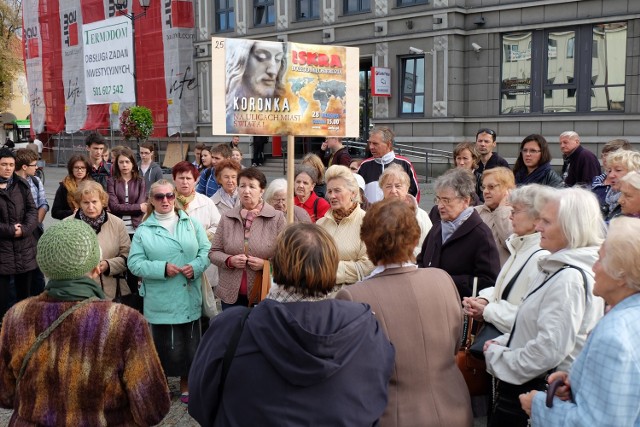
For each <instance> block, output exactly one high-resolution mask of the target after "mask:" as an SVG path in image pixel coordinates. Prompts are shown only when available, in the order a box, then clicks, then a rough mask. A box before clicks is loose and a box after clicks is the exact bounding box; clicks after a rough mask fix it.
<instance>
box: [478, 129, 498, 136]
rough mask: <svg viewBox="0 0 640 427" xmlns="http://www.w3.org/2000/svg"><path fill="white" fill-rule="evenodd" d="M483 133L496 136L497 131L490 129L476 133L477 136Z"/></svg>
mask: <svg viewBox="0 0 640 427" xmlns="http://www.w3.org/2000/svg"><path fill="white" fill-rule="evenodd" d="M481 133H488V134H489V135H491V136H496V131H495V130H493V129H489V128H483V129H479V130H478V132H477V133H476V136H478V135H480V134H481Z"/></svg>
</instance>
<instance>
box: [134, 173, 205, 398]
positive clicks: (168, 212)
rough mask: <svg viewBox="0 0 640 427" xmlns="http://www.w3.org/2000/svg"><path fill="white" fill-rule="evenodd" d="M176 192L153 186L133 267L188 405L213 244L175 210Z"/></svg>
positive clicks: (163, 357) (167, 366)
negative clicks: (203, 279) (189, 378)
mask: <svg viewBox="0 0 640 427" xmlns="http://www.w3.org/2000/svg"><path fill="white" fill-rule="evenodd" d="M175 199H176V195H175V188H174V187H173V185H172V184H171V183H170V182H168V181H166V180H164V179H161V180H159V181H156V182H155V183H153V184H151V191H150V192H149V211H148V212H147V215H146V218H145V220H144V222H143V223H142V224H140V227H138V230H137V231H136V234H135V235H134V236H133V242H132V243H131V252H130V254H129V268H130V269H131V271H132V272H133V274H135V275H136V276H139V277H141V278H142V286H141V288H140V295H142V296H143V297H144V316H145V317H146V318H147V320H148V321H149V324H150V325H151V334H152V335H153V341H154V342H155V344H156V349H157V350H158V354H159V356H160V361H161V362H162V368H163V369H164V372H165V374H166V375H167V376H169V377H180V392H181V396H180V399H181V400H182V402H184V403H188V401H189V392H188V384H187V375H188V374H189V368H190V367H191V361H192V360H193V356H194V355H195V351H196V349H197V348H198V344H199V343H200V337H201V330H200V316H201V310H202V308H201V306H202V288H201V283H200V280H201V276H202V273H203V272H204V271H205V270H206V269H207V267H208V266H209V259H208V258H207V254H208V252H209V248H210V247H211V244H210V243H209V240H208V239H207V234H206V232H205V230H204V229H203V228H202V225H200V221H197V220H196V221H194V220H192V218H190V217H189V215H187V214H186V212H185V211H183V210H182V209H176V206H175Z"/></svg>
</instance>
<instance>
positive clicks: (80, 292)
mask: <svg viewBox="0 0 640 427" xmlns="http://www.w3.org/2000/svg"><path fill="white" fill-rule="evenodd" d="M44 290H45V291H46V292H47V295H49V296H50V297H51V298H55V299H58V300H62V301H82V300H84V299H87V298H91V297H98V298H100V299H105V296H104V292H103V291H102V289H100V286H99V285H98V284H97V283H96V281H95V280H93V279H91V278H89V277H80V278H78V279H70V280H49V283H47V286H46V287H45V288H44Z"/></svg>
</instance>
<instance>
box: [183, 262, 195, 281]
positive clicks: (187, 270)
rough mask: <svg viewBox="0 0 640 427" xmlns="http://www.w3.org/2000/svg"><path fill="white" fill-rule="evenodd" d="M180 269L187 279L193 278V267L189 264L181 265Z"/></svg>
mask: <svg viewBox="0 0 640 427" xmlns="http://www.w3.org/2000/svg"><path fill="white" fill-rule="evenodd" d="M181 271H182V274H184V275H185V277H186V278H187V279H193V267H192V266H191V265H190V264H186V265H185V266H183V267H182V269H181Z"/></svg>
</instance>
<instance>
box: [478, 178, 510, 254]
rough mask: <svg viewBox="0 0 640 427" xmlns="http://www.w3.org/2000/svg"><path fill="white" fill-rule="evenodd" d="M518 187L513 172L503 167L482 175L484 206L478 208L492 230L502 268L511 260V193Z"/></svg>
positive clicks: (481, 216)
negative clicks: (509, 241)
mask: <svg viewBox="0 0 640 427" xmlns="http://www.w3.org/2000/svg"><path fill="white" fill-rule="evenodd" d="M515 187H516V185H515V182H514V180H513V172H511V170H510V169H507V168H505V167H502V166H498V167H495V168H491V169H486V170H485V171H484V172H483V173H482V195H483V196H484V204H482V205H480V206H476V208H475V209H476V211H478V213H479V214H480V218H482V220H483V221H484V223H485V224H487V226H488V227H489V228H490V229H491V234H493V240H494V241H495V242H496V247H497V248H498V254H499V256H500V266H503V265H504V263H505V262H506V261H507V258H509V248H508V247H507V243H506V241H507V238H508V237H509V236H510V235H511V232H512V229H511V221H510V220H509V217H510V216H511V206H509V203H508V198H509V192H510V191H511V190H513V189H514V188H515Z"/></svg>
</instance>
